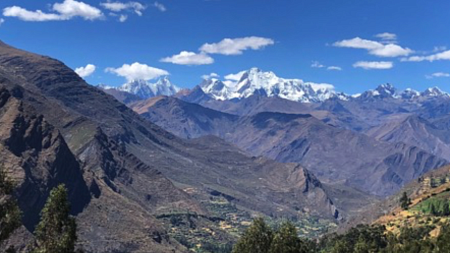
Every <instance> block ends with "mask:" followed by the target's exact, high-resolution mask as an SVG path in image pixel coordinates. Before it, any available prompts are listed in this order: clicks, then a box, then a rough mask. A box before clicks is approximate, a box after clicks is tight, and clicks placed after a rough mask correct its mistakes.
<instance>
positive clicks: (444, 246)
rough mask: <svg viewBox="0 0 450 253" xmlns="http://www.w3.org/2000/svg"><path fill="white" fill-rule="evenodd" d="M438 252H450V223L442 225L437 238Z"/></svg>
mask: <svg viewBox="0 0 450 253" xmlns="http://www.w3.org/2000/svg"><path fill="white" fill-rule="evenodd" d="M436 252H437V253H448V252H450V225H449V224H446V225H445V226H442V228H441V233H440V234H439V236H438V237H437V239H436Z"/></svg>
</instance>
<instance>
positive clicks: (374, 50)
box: [333, 37, 414, 57]
mask: <svg viewBox="0 0 450 253" xmlns="http://www.w3.org/2000/svg"><path fill="white" fill-rule="evenodd" d="M333 46H335V47H346V48H357V49H365V50H367V51H369V54H372V55H375V56H379V57H398V56H408V55H410V54H411V53H413V52H414V51H413V50H411V49H409V48H403V47H401V46H399V45H396V44H392V43H389V44H383V43H380V42H377V41H372V40H366V39H361V38H359V37H356V38H353V39H349V40H342V41H337V42H335V43H334V44H333Z"/></svg>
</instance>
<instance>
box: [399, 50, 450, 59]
mask: <svg viewBox="0 0 450 253" xmlns="http://www.w3.org/2000/svg"><path fill="white" fill-rule="evenodd" d="M439 60H447V61H449V60H450V50H447V51H444V52H440V53H437V54H432V55H428V56H411V57H408V58H403V59H402V60H401V61H412V62H420V61H429V62H433V61H439Z"/></svg>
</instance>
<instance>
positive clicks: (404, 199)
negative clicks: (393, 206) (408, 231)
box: [400, 192, 410, 210]
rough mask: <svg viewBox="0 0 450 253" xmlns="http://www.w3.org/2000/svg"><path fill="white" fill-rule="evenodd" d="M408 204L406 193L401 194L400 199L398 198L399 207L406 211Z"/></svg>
mask: <svg viewBox="0 0 450 253" xmlns="http://www.w3.org/2000/svg"><path fill="white" fill-rule="evenodd" d="M409 204H410V199H409V198H408V195H407V194H406V192H403V195H402V197H401V198H400V206H401V207H402V209H403V210H408V208H409Z"/></svg>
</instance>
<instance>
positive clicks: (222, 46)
mask: <svg viewBox="0 0 450 253" xmlns="http://www.w3.org/2000/svg"><path fill="white" fill-rule="evenodd" d="M274 43H275V42H274V41H273V40H272V39H269V38H262V37H255V36H252V37H244V38H235V39H229V38H227V39H223V40H222V41H220V42H218V43H212V44H208V43H206V44H204V45H203V46H201V47H200V51H202V52H204V53H209V54H223V55H239V54H242V53H243V51H245V50H248V49H253V50H258V49H262V48H264V47H266V46H269V45H273V44H274Z"/></svg>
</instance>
